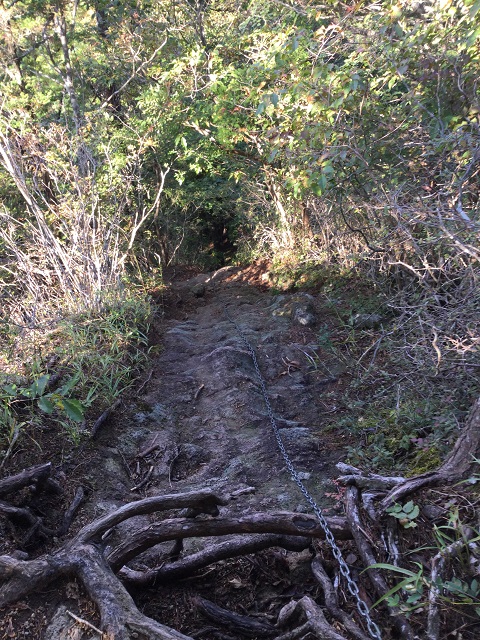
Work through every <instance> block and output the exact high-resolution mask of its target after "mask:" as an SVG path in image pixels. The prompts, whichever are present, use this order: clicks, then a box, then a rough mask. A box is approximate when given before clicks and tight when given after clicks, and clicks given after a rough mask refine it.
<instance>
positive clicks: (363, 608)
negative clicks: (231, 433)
mask: <svg viewBox="0 0 480 640" xmlns="http://www.w3.org/2000/svg"><path fill="white" fill-rule="evenodd" d="M224 310H225V315H226V317H227V318H228V320H229V322H231V324H233V326H234V327H235V329H236V330H237V332H238V334H239V336H240V338H241V339H242V341H243V343H244V344H245V346H246V347H247V349H248V351H249V353H250V356H251V358H252V360H253V365H254V367H255V372H256V374H257V377H258V381H259V383H260V389H261V391H262V395H263V399H264V402H265V406H266V407H267V412H268V417H269V419H270V424H271V426H272V431H273V433H274V436H275V439H276V441H277V445H278V448H279V449H280V452H281V454H282V456H283V459H284V461H285V464H286V466H287V469H288V471H289V472H290V475H291V477H292V480H293V481H294V482H295V484H296V485H297V486H298V488H299V489H300V491H301V492H302V494H303V496H304V498H305V500H306V501H307V502H308V504H309V505H310V507H311V509H312V511H313V512H314V514H315V515H316V516H317V518H318V520H319V522H320V525H321V527H322V529H323V530H324V532H325V537H326V539H327V542H328V544H329V545H330V548H331V550H332V553H333V555H334V557H335V559H336V561H337V562H338V565H339V567H340V573H341V574H342V576H343V577H344V578H345V580H346V581H347V588H348V590H349V592H350V593H351V594H352V596H353V597H354V599H355V601H356V605H357V610H358V612H359V613H360V615H362V616H363V617H364V618H365V621H366V624H367V629H368V632H369V634H370V636H371V637H372V638H374V640H382V637H381V634H380V629H379V628H378V626H377V625H376V623H375V622H374V621H373V620H372V618H371V616H370V611H369V609H368V606H367V605H366V603H365V602H364V601H363V600H362V599H361V597H360V594H359V590H358V586H357V584H356V583H355V582H354V581H353V579H352V576H351V573H350V569H349V568H348V565H347V563H346V562H345V560H344V559H343V556H342V552H341V551H340V549H339V547H338V545H337V543H336V542H335V538H334V537H333V533H332V531H331V529H330V527H329V525H328V522H327V521H326V519H325V516H324V515H323V513H322V510H321V508H320V507H319V506H318V505H317V503H316V502H315V499H314V498H313V497H312V495H311V494H310V493H309V491H308V489H307V488H306V486H305V485H304V484H303V482H302V479H301V478H300V476H299V475H298V472H297V470H296V469H295V467H294V466H293V463H292V460H291V458H290V456H289V455H288V453H287V450H286V449H285V445H284V443H283V440H282V436H281V435H280V431H279V430H278V426H277V422H276V420H275V416H274V414H273V409H272V405H271V404H270V399H269V397H268V392H267V387H266V384H265V380H264V378H263V376H262V373H261V371H260V367H259V364H258V360H257V354H256V353H255V350H254V348H253V347H252V345H251V344H250V342H249V341H248V340H247V338H246V337H245V334H244V333H243V331H242V329H241V328H240V327H239V326H238V324H237V323H236V322H235V320H234V319H233V318H232V317H231V315H230V314H229V312H228V308H227V307H226V306H225V307H224Z"/></svg>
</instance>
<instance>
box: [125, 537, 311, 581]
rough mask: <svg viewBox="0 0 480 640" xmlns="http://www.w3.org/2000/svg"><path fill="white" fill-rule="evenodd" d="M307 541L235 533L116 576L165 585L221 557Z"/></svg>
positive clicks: (297, 547)
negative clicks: (183, 555)
mask: <svg viewBox="0 0 480 640" xmlns="http://www.w3.org/2000/svg"><path fill="white" fill-rule="evenodd" d="M310 542H311V540H310V538H301V537H297V536H282V535H276V534H270V535H268V534H267V535H265V534H263V535H262V534H260V535H247V536H237V537H235V538H234V539H233V540H227V541H226V542H221V543H219V544H216V545H212V546H210V547H207V548H206V549H202V551H198V552H197V553H192V554H191V555H189V556H187V557H186V558H182V559H181V560H176V561H174V562H170V563H168V562H165V563H163V564H162V565H161V566H159V567H158V568H155V569H150V570H148V571H134V570H133V569H129V568H128V567H123V568H122V569H120V571H119V572H118V576H119V577H120V578H121V579H122V581H123V582H126V583H127V584H134V585H136V586H143V587H147V586H153V585H158V584H165V583H167V584H168V583H171V582H172V581H174V580H180V579H183V578H187V577H190V576H192V575H193V574H194V573H195V572H196V571H199V570H200V569H204V568H205V567H208V566H209V565H211V564H214V563H216V562H220V560H226V559H227V558H235V557H238V556H243V555H248V554H251V553H256V552H257V551H261V550H263V549H268V548H270V547H281V548H282V549H288V550H289V551H303V550H304V549H306V548H307V547H308V546H309V545H310Z"/></svg>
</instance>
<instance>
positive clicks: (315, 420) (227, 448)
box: [94, 268, 341, 516]
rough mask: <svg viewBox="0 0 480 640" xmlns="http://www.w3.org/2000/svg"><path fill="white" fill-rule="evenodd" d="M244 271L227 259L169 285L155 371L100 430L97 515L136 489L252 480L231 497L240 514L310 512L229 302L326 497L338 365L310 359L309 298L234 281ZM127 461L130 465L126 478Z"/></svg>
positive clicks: (309, 478) (282, 423) (300, 458)
mask: <svg viewBox="0 0 480 640" xmlns="http://www.w3.org/2000/svg"><path fill="white" fill-rule="evenodd" d="M244 276H245V274H244V273H243V272H242V270H241V269H237V268H229V269H223V270H221V271H220V272H217V273H216V274H201V275H199V276H196V277H194V278H192V279H190V280H187V281H184V282H177V283H174V284H173V285H172V293H171V294H170V305H172V303H173V307H174V309H175V308H176V309H177V313H176V315H177V316H180V319H179V318H178V317H177V318H176V319H170V320H166V330H165V333H164V335H163V339H162V341H163V350H162V353H161V355H159V356H158V358H157V359H156V360H155V362H154V366H153V373H152V377H151V380H150V381H149V383H148V385H146V387H145V388H144V391H143V392H142V394H141V395H140V396H139V397H138V398H137V399H136V401H135V402H134V403H133V404H132V405H131V407H130V408H129V410H128V412H127V413H126V414H124V416H123V417H122V419H121V420H120V421H119V422H118V423H116V424H115V425H113V426H112V429H110V430H108V432H107V433H105V434H104V435H103V436H101V437H100V445H101V447H100V451H101V458H102V459H103V462H104V464H103V470H102V471H101V482H100V483H99V484H98V486H97V491H96V492H95V493H96V495H95V500H94V504H95V516H98V515H100V512H101V510H105V511H107V510H110V508H112V506H113V505H115V506H116V505H118V504H120V503H122V502H124V501H125V500H127V499H128V500H131V499H132V498H138V497H140V496H141V495H153V494H156V493H158V492H172V491H184V490H191V489H195V488H201V487H225V488H227V487H228V488H229V489H230V490H232V489H233V490H235V489H242V488H245V487H252V490H251V492H248V493H245V494H244V495H242V497H241V498H239V499H238V500H237V501H236V503H235V504H236V509H237V510H238V511H242V512H245V511H248V510H257V511H258V510H262V509H265V510H267V509H276V510H278V509H281V510H283V509H285V510H297V511H306V510H307V507H306V505H305V504H304V502H303V498H302V496H301V494H300V492H299V491H298V489H297V487H296V486H295V485H294V483H293V482H291V480H290V478H289V475H288V472H287V470H286V468H285V464H284V462H283V460H282V458H281V456H280V453H279V451H278V449H277V446H276V443H275V439H274V436H273V433H272V432H271V427H270V423H269V420H268V416H267V411H266V407H265V403H264V400H263V397H262V395H261V393H260V389H259V384H258V378H257V376H256V373H255V369H254V366H253V362H252V359H251V357H250V355H249V353H248V351H247V349H246V347H245V345H244V343H243V342H242V340H241V337H240V336H239V334H238V332H237V330H236V328H235V327H234V326H233V324H232V323H231V322H230V321H229V320H228V318H227V316H226V315H225V306H226V305H227V306H228V310H229V313H230V315H231V316H232V317H233V318H234V319H235V321H236V323H237V324H238V325H239V326H240V327H241V329H242V331H243V332H244V334H245V336H246V337H247V339H248V340H249V341H250V342H251V344H252V345H253V346H254V348H255V349H256V351H257V355H258V360H259V364H260V367H261V370H262V373H263V375H264V377H265V380H266V383H267V387H268V392H269V396H270V400H271V403H272V406H273V410H274V412H275V414H276V416H278V426H279V428H280V433H281V435H282V438H283V439H284V441H285V445H286V447H287V449H288V451H289V453H290V455H291V457H292V459H293V461H294V463H295V465H296V467H297V469H298V471H299V472H300V475H301V477H302V479H303V480H304V482H305V484H306V485H307V487H308V488H309V489H310V491H311V492H312V494H313V495H314V497H315V498H316V499H317V500H318V501H319V503H320V504H324V503H325V500H324V499H323V498H322V496H323V493H324V492H325V486H326V482H327V481H328V479H329V478H331V477H333V476H334V475H335V474H334V465H335V463H336V462H337V461H338V459H339V457H340V455H341V449H339V446H338V444H339V443H338V441H337V442H336V443H332V442H330V441H329V440H327V439H324V438H322V434H321V430H322V414H324V411H325V408H324V406H322V395H323V394H324V393H325V390H326V388H328V387H329V386H330V385H332V384H335V383H334V382H332V380H334V379H335V375H336V374H337V373H338V368H339V367H338V366H337V370H335V366H334V364H335V363H330V367H329V370H328V371H327V372H325V371H323V372H322V371H319V370H318V369H317V368H315V367H314V366H312V362H313V363H314V360H313V359H314V358H315V356H316V353H317V352H318V346H317V345H316V343H315V326H313V327H306V326H302V324H301V322H302V318H304V320H303V321H304V322H305V321H306V322H307V324H308V323H313V322H314V314H315V300H314V299H313V298H312V297H310V296H307V295H305V294H289V295H282V296H272V295H271V294H270V293H268V292H267V293H266V292H262V291H260V290H259V288H257V287H255V286H252V285H249V284H246V283H245V282H242V280H244ZM184 309H185V311H184ZM171 311H172V308H170V312H171ZM302 314H303V315H302ZM305 316H309V317H308V318H307V320H305ZM295 318H296V319H295ZM148 451H149V453H147V454H145V452H148ZM142 454H143V455H142ZM126 461H128V462H129V463H132V462H133V464H130V465H129V468H130V472H131V473H130V477H129V474H128V473H127V469H126V464H125V462H126ZM147 474H150V475H149V476H148V482H146V483H145V484H143V485H142V481H144V480H145V478H146V475H147ZM138 485H142V486H141V487H140V488H139V489H138V490H136V491H135V490H134V491H132V488H133V487H135V486H138ZM112 503H113V504H112ZM229 509H230V512H231V511H232V508H231V507H229ZM99 510H100V512H99Z"/></svg>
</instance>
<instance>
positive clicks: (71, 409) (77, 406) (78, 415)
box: [63, 398, 83, 422]
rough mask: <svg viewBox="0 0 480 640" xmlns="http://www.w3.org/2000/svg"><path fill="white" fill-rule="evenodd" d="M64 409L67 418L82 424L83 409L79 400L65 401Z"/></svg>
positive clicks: (65, 399) (66, 399)
mask: <svg viewBox="0 0 480 640" xmlns="http://www.w3.org/2000/svg"><path fill="white" fill-rule="evenodd" d="M63 408H64V409H65V413H66V414H67V416H68V417H69V418H70V419H71V420H74V422H81V421H82V420H83V407H82V405H81V403H80V402H79V401H78V400H71V399H70V400H69V399H68V398H64V399H63Z"/></svg>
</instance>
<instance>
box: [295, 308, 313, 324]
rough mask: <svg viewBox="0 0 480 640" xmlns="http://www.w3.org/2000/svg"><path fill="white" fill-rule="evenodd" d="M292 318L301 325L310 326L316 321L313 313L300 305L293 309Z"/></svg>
mask: <svg viewBox="0 0 480 640" xmlns="http://www.w3.org/2000/svg"><path fill="white" fill-rule="evenodd" d="M293 319H294V321H295V322H296V323H297V324H300V325H301V326H302V327H312V326H313V325H314V324H315V322H316V318H315V316H314V315H313V313H311V312H310V311H307V309H302V308H301V307H299V308H298V309H296V310H295V314H294V316H293Z"/></svg>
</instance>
